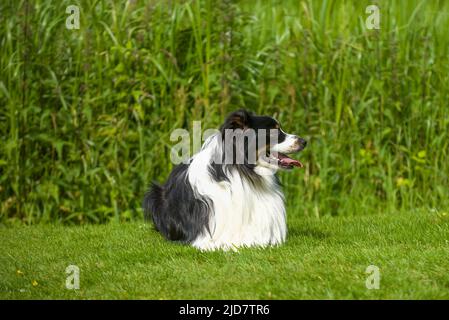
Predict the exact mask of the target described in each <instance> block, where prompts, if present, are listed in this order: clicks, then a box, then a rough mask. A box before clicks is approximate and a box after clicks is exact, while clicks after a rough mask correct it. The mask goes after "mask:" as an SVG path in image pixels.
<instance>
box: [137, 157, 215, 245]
mask: <svg viewBox="0 0 449 320" xmlns="http://www.w3.org/2000/svg"><path fill="white" fill-rule="evenodd" d="M188 167H189V165H187V164H180V165H178V166H176V167H175V168H174V169H173V171H172V172H171V173H170V176H169V178H168V180H167V182H166V183H165V184H164V185H163V186H159V185H157V184H153V185H152V187H151V190H150V191H149V192H147V193H146V194H145V198H144V201H143V208H144V212H145V216H146V217H147V218H149V217H150V216H151V218H152V220H153V223H154V225H155V227H156V229H157V230H158V231H159V232H160V233H161V234H162V235H163V236H164V237H165V238H167V239H169V240H173V241H182V242H187V243H190V242H192V241H194V240H195V239H196V238H197V237H198V236H200V235H201V234H202V233H203V232H205V231H206V230H208V226H209V214H208V212H209V209H210V202H209V201H208V199H206V198H204V197H203V198H201V199H197V198H195V196H194V194H193V189H192V187H191V186H190V184H189V182H188V181H187V178H186V174H187V170H188Z"/></svg>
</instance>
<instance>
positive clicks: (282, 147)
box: [220, 110, 307, 169]
mask: <svg viewBox="0 0 449 320" xmlns="http://www.w3.org/2000/svg"><path fill="white" fill-rule="evenodd" d="M220 131H221V134H222V138H223V141H224V146H225V147H224V150H225V155H226V156H227V155H229V154H232V157H229V158H228V159H230V160H231V161H232V164H243V165H245V166H249V167H256V166H262V167H268V168H271V169H279V168H280V169H292V168H294V167H303V164H302V163H301V162H299V161H298V160H295V159H292V158H290V157H289V156H288V155H289V154H292V153H296V152H299V151H301V150H303V149H304V148H305V147H306V145H307V142H306V141H305V140H304V139H303V138H300V137H298V136H297V135H294V134H289V133H286V132H284V131H283V130H282V128H281V125H280V124H279V122H278V121H277V120H275V119H273V118H272V117H268V116H258V115H255V114H253V113H251V112H249V111H246V110H238V111H235V112H232V113H231V114H230V115H229V116H228V117H227V118H226V120H225V122H224V123H223V125H222V126H221V128H220ZM225 163H226V162H225Z"/></svg>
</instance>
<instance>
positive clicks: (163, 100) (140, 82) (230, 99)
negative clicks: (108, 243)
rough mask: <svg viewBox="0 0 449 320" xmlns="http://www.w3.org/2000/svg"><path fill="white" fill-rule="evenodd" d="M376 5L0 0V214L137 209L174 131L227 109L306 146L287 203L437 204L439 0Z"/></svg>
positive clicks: (442, 128) (318, 206)
mask: <svg viewBox="0 0 449 320" xmlns="http://www.w3.org/2000/svg"><path fill="white" fill-rule="evenodd" d="M376 3H377V4H378V5H379V7H380V10H381V29H380V30H368V29H367V28H366V27H365V19H366V18H367V16H368V15H367V14H366V13H365V8H366V6H367V5H369V4H371V1H355V0H354V1H331V0H328V1H311V0H303V1H296V0H295V1H293V0H292V1H262V0H256V1H239V2H235V1H227V0H225V1H147V0H136V1H112V0H109V1H94V0H78V1H50V0H35V1H26V0H20V1H16V0H3V1H1V2H0V19H1V20H0V138H1V145H0V221H1V222H2V223H6V222H11V221H23V222H25V223H36V222H50V221H59V222H63V223H85V222H106V221H109V220H130V219H134V218H139V217H140V216H141V210H140V203H141V199H142V196H143V193H144V191H145V189H146V187H147V186H148V183H149V182H150V181H151V180H153V179H154V180H159V181H162V180H163V179H164V178H165V177H166V176H167V174H168V172H169V171H170V170H171V167H172V164H171V163H170V161H169V159H170V147H171V146H172V145H173V142H171V141H170V139H169V137H170V133H171V132H172V130H173V129H175V128H187V129H191V126H192V121H194V120H201V121H202V127H203V129H206V128H214V127H217V126H218V125H219V124H220V122H221V121H222V119H223V117H224V116H225V115H226V114H227V113H228V112H229V111H232V110H234V109H236V108H241V107H245V108H248V109H251V110H253V111H255V112H257V113H262V114H268V115H273V116H276V117H277V118H278V119H279V120H280V122H281V123H282V124H283V126H284V129H285V130H286V131H289V132H297V133H299V134H301V135H302V136H305V137H307V138H308V139H309V140H310V143H309V147H308V149H307V150H306V151H305V152H304V153H303V154H302V155H301V160H302V161H303V162H305V163H306V168H305V170H304V171H294V172H289V173H285V174H284V173H282V174H281V180H282V181H283V183H284V186H285V189H286V190H285V191H286V195H287V202H288V204H289V206H288V212H289V214H292V215H318V216H321V215H359V214H369V213H377V212H381V211H391V212H393V211H394V210H411V209H414V208H416V207H426V208H427V207H428V208H436V209H437V210H445V208H447V205H448V202H449V201H448V200H447V199H448V197H449V181H448V180H449V179H448V175H449V164H448V163H449V161H447V158H448V144H449V142H448V141H449V139H448V138H449V133H448V131H449V130H448V129H449V112H448V108H449V106H448V93H449V90H448V86H449V61H448V60H449V55H448V53H449V52H448V49H449V46H448V45H449V37H448V36H447V30H449V2H447V1H417V0H402V1H399V0H398V1H377V2H376ZM72 4H76V5H78V6H79V8H80V11H81V28H80V29H79V30H68V29H66V28H65V20H66V18H67V17H68V14H66V13H65V9H66V7H67V6H68V5H72Z"/></svg>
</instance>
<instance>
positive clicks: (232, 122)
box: [220, 109, 252, 131]
mask: <svg viewBox="0 0 449 320" xmlns="http://www.w3.org/2000/svg"><path fill="white" fill-rule="evenodd" d="M251 115H252V113H251V112H249V111H247V110H245V109H240V110H237V111H234V112H232V113H231V114H230V115H228V117H227V118H226V120H225V122H224V123H223V125H222V126H221V128H220V130H221V131H223V130H224V129H242V130H245V129H247V128H249V123H250V118H251Z"/></svg>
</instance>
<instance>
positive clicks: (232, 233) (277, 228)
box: [188, 144, 287, 250]
mask: <svg viewBox="0 0 449 320" xmlns="http://www.w3.org/2000/svg"><path fill="white" fill-rule="evenodd" d="M213 152H214V146H213V144H212V145H208V147H207V148H204V149H203V150H202V151H200V152H199V153H198V154H197V155H195V157H194V158H193V159H192V162H191V164H190V167H189V170H188V180H189V182H190V184H191V186H192V188H193V190H194V193H195V194H197V195H198V196H199V197H205V198H207V199H210V203H209V206H210V207H211V208H210V209H211V212H210V216H209V230H205V231H204V232H203V234H202V235H200V236H199V237H198V238H197V239H196V240H195V241H193V243H192V245H193V246H195V247H197V248H199V249H201V250H214V249H233V248H236V247H244V246H255V245H256V246H267V245H276V244H280V243H282V242H284V241H285V238H286V233H287V225H286V213H285V206H284V198H283V194H282V191H281V190H280V189H279V186H278V185H277V183H276V181H275V177H274V176H273V175H271V174H262V175H261V181H259V182H258V183H257V184H252V183H251V182H249V181H247V180H246V179H245V178H243V177H241V175H240V174H239V173H238V171H237V170H233V171H231V172H230V173H229V175H228V178H229V181H222V182H219V183H218V182H217V181H215V180H214V179H213V178H212V177H211V176H210V173H209V171H208V170H207V166H208V165H209V163H210V159H211V158H210V157H211V155H212V153H213ZM256 169H257V168H256ZM231 170H232V169H231ZM258 170H263V169H262V168H258Z"/></svg>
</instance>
